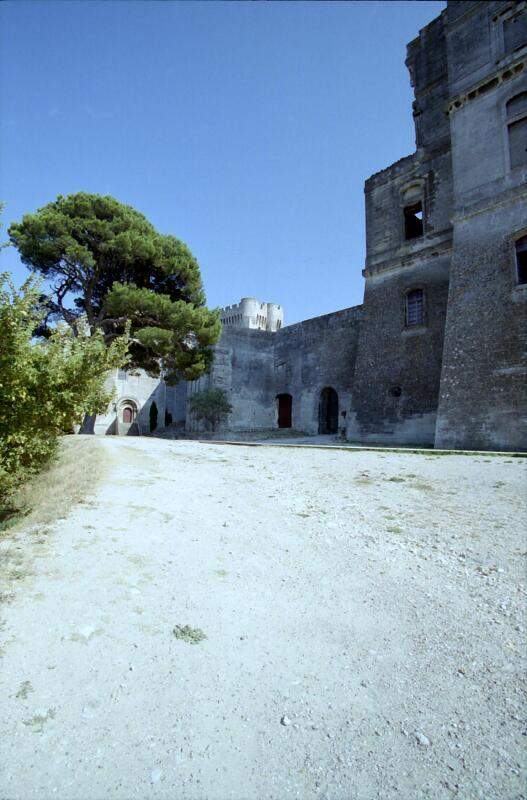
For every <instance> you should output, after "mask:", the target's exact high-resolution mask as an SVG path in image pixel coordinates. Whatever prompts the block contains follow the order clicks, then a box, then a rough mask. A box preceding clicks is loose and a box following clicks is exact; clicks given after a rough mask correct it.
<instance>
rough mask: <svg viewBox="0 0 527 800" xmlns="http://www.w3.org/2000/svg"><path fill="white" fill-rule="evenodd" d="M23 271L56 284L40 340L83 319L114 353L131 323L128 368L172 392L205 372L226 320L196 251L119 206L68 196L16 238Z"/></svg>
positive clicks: (30, 217) (16, 231) (32, 217)
mask: <svg viewBox="0 0 527 800" xmlns="http://www.w3.org/2000/svg"><path fill="white" fill-rule="evenodd" d="M9 236H10V239H11V242H12V243H13V244H14V245H15V246H16V247H17V248H18V250H19V252H20V256H21V258H22V261H23V262H24V263H25V264H26V265H27V266H28V267H29V268H30V269H33V270H35V271H37V272H38V273H40V274H41V275H42V276H43V277H44V278H45V279H46V280H47V281H48V282H50V284H51V287H52V288H51V291H50V292H49V294H48V295H47V296H46V297H45V298H43V300H44V302H45V306H46V309H47V314H46V317H45V319H44V320H43V325H42V326H41V328H40V330H39V333H41V334H43V335H49V332H50V327H49V323H51V322H53V321H56V320H58V319H60V320H64V321H65V322H67V323H68V324H69V325H70V326H71V327H72V328H73V329H74V330H76V329H77V325H78V320H79V319H80V318H81V317H82V316H85V317H86V319H87V321H88V324H89V326H90V330H91V331H92V332H94V331H95V330H101V331H102V332H103V334H104V339H105V341H106V343H107V344H108V343H110V342H112V341H113V340H114V339H115V338H116V337H118V336H120V335H121V334H122V333H123V332H124V330H125V327H126V324H127V322H128V321H129V322H130V323H131V339H130V366H132V367H142V368H143V369H145V370H146V371H147V372H148V373H149V374H151V375H154V376H159V375H160V374H161V373H163V376H164V377H165V379H166V380H167V382H169V383H175V382H177V381H178V380H180V379H181V378H184V379H186V380H194V379H195V378H197V377H199V376H200V375H201V374H202V373H203V372H204V371H206V370H207V368H208V366H209V364H210V361H211V353H210V345H211V344H214V343H215V342H216V341H217V339H218V337H219V335H220V331H221V325H220V321H219V315H218V312H216V311H210V310H209V309H207V308H206V307H205V306H204V303H205V297H204V293H203V288H202V283H201V276H200V271H199V265H198V262H197V261H196V259H195V258H194V256H193V255H192V253H191V252H190V250H189V249H188V247H187V246H186V245H185V244H183V242H181V241H179V240H178V239H176V238H175V237H173V236H163V235H161V234H160V233H158V232H157V231H156V229H155V228H154V227H153V226H152V225H151V224H150V222H148V220H147V219H146V218H145V217H144V216H143V215H142V214H140V213H139V212H138V211H136V210H135V209H133V208H131V207H130V206H127V205H123V204H122V203H119V202H118V201H117V200H115V199H114V198H113V197H108V196H104V197H103V196H101V195H94V194H86V193H84V192H80V193H78V194H73V195H68V196H67V197H63V196H60V195H59V197H58V198H57V200H55V201H54V202H53V203H48V205H46V206H44V207H43V208H41V209H39V210H38V211H37V212H36V213H34V214H26V215H25V216H24V217H23V219H22V221H21V222H19V223H14V224H12V225H11V226H10V228H9Z"/></svg>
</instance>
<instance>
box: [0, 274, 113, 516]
mask: <svg viewBox="0 0 527 800" xmlns="http://www.w3.org/2000/svg"><path fill="white" fill-rule="evenodd" d="M38 300H39V287H38V284H37V283H36V281H35V279H34V278H30V279H29V280H28V281H26V283H25V284H24V286H23V287H22V288H21V289H20V290H19V291H17V290H16V289H15V287H14V286H13V284H12V283H11V281H10V280H9V279H8V277H7V275H6V274H3V275H0V342H1V346H0V497H1V502H2V504H3V505H5V504H6V501H7V499H8V498H9V495H10V494H11V493H12V491H13V490H14V488H15V487H16V486H17V485H18V484H19V483H20V481H22V480H24V479H25V478H26V477H28V476H29V475H31V474H32V473H34V472H36V471H37V470H39V469H40V468H41V467H42V466H43V465H44V464H45V463H46V462H47V461H48V460H49V459H50V458H51V456H52V455H53V454H54V452H55V450H56V447H57V443H58V438H59V436H60V434H61V433H63V432H65V431H70V430H72V427H73V425H74V424H75V423H77V422H80V421H81V420H82V417H83V414H84V413H85V412H89V413H102V412H103V411H105V410H106V408H107V406H108V403H109V401H110V399H111V394H109V393H108V392H107V391H106V390H105V388H104V382H105V378H106V376H107V374H108V371H109V370H110V369H112V368H116V367H121V366H123V365H124V364H125V363H126V361H127V358H128V356H127V348H128V338H127V334H126V332H125V334H124V335H123V336H121V337H119V338H116V339H114V340H113V342H112V343H111V344H110V345H107V344H106V343H105V341H104V337H103V334H102V333H101V332H100V331H95V332H94V333H93V334H91V335H90V331H89V328H88V326H87V323H86V322H85V321H84V320H83V319H82V318H80V317H79V318H78V319H77V325H76V333H77V335H75V333H74V331H73V330H72V328H70V327H69V326H67V325H64V323H62V324H60V325H58V326H57V327H56V328H55V329H54V330H53V331H52V332H51V333H50V336H49V338H48V339H47V340H44V341H41V342H35V341H34V340H33V332H34V330H35V327H37V326H38V324H39V323H40V322H41V319H42V313H43V312H42V309H41V306H40V305H39V302H38Z"/></svg>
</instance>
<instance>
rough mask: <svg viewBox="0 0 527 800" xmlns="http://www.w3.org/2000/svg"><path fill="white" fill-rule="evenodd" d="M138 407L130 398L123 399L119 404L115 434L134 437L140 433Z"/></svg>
mask: <svg viewBox="0 0 527 800" xmlns="http://www.w3.org/2000/svg"><path fill="white" fill-rule="evenodd" d="M137 413H138V405H137V403H136V401H135V400H132V399H131V398H129V397H126V398H123V399H122V400H120V401H119V402H118V404H117V419H116V421H115V430H114V431H113V432H114V433H117V434H119V435H120V436H134V435H137V434H138V433H139V429H138V427H137Z"/></svg>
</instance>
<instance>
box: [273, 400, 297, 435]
mask: <svg viewBox="0 0 527 800" xmlns="http://www.w3.org/2000/svg"><path fill="white" fill-rule="evenodd" d="M276 400H277V404H278V427H279V428H290V427H291V425H292V416H293V398H292V396H291V395H290V394H277V395H276Z"/></svg>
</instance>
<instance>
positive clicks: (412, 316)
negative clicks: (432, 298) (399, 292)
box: [406, 289, 425, 328]
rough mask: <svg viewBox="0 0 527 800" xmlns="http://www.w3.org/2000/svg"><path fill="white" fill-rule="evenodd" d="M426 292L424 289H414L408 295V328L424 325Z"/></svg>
mask: <svg viewBox="0 0 527 800" xmlns="http://www.w3.org/2000/svg"><path fill="white" fill-rule="evenodd" d="M424 323H425V313H424V292H423V290H422V289H412V291H411V292H408V294H407V295H406V327H407V328H413V327H415V326H416V325H424Z"/></svg>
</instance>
